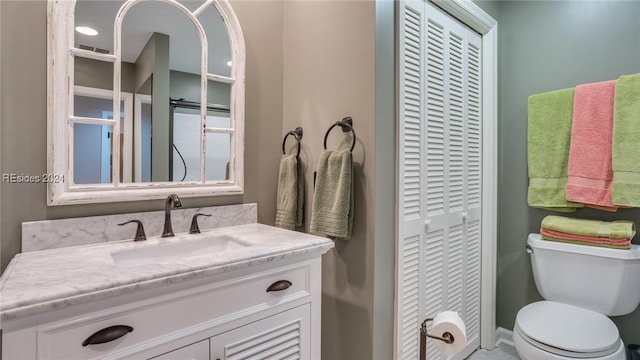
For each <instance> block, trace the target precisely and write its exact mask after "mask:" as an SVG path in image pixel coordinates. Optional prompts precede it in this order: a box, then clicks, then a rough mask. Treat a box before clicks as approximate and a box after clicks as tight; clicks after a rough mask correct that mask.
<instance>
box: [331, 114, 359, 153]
mask: <svg viewBox="0 0 640 360" xmlns="http://www.w3.org/2000/svg"><path fill="white" fill-rule="evenodd" d="M336 126H340V127H341V128H342V132H349V131H351V132H352V133H353V143H352V144H351V149H350V150H349V151H353V149H354V148H355V147H356V131H355V129H354V128H353V119H352V118H351V117H346V118H344V119H342V120H340V121H336V123H335V124H333V125H331V127H330V128H329V130H327V132H326V134H324V149H325V150H327V138H328V137H329V133H330V132H331V130H333V128H334V127H336Z"/></svg>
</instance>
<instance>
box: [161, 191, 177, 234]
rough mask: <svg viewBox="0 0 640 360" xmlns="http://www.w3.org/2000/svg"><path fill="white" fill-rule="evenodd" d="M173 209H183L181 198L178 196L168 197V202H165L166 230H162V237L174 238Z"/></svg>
mask: <svg viewBox="0 0 640 360" xmlns="http://www.w3.org/2000/svg"><path fill="white" fill-rule="evenodd" d="M172 207H182V203H181V202H180V198H179V197H178V195H176V194H171V195H169V196H167V200H166V201H165V202H164V230H162V237H170V236H174V233H173V228H172V227H171V208H172Z"/></svg>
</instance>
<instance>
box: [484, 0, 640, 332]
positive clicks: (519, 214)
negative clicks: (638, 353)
mask: <svg viewBox="0 0 640 360" xmlns="http://www.w3.org/2000/svg"><path fill="white" fill-rule="evenodd" d="M481 6H482V4H481ZM488 11H489V10H488ZM498 16H499V18H498V20H499V25H498V28H499V37H500V39H499V46H500V49H501V50H500V53H501V54H500V63H501V66H500V67H499V69H500V70H499V81H500V98H499V107H500V118H499V179H498V181H499V184H498V185H499V189H500V191H499V211H498V221H499V223H498V236H499V238H498V257H499V258H498V294H497V301H498V303H497V311H498V312H497V314H498V318H497V323H498V326H502V327H504V328H508V329H513V324H514V321H515V315H516V313H517V311H518V310H519V309H520V308H521V307H523V306H524V305H526V304H528V303H531V302H534V301H537V300H539V299H540V295H539V294H538V292H537V290H536V287H535V284H534V282H533V277H532V273H531V264H530V262H529V257H528V256H527V254H526V252H525V251H524V250H525V249H524V246H525V242H526V238H527V234H528V233H530V232H539V228H540V222H541V221H542V218H543V217H544V216H546V215H549V214H552V212H549V211H545V210H540V209H534V208H530V207H528V206H527V183H528V179H527V161H526V160H527V156H526V146H527V129H526V121H527V97H528V96H529V95H531V94H536V93H541V92H545V91H550V90H556V89H562V88H566V87H573V86H575V85H578V84H582V83H589V82H595V81H603V80H609V79H617V78H618V77H619V76H620V75H623V74H633V73H637V72H640V20H639V19H640V2H637V1H503V2H500V9H499V15H498ZM571 216H576V217H581V218H593V219H603V220H614V219H628V220H634V221H636V222H640V210H638V209H622V210H619V211H618V212H617V213H608V212H604V211H597V210H590V209H582V210H578V212H576V213H575V214H572V215H571ZM634 242H635V243H640V241H638V239H636V240H635V241H634ZM614 321H615V322H616V324H617V325H618V328H619V329H620V332H621V335H622V337H623V340H624V341H625V343H640V310H636V311H635V312H634V313H632V314H630V315H627V316H622V317H617V318H614Z"/></svg>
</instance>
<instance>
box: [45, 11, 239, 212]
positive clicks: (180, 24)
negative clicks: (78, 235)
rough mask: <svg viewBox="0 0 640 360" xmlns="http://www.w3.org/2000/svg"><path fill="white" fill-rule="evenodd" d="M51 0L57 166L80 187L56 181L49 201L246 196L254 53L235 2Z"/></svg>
mask: <svg viewBox="0 0 640 360" xmlns="http://www.w3.org/2000/svg"><path fill="white" fill-rule="evenodd" d="M49 2H50V5H51V6H49V7H48V11H49V12H48V16H49V17H48V20H49V25H50V27H49V30H50V34H51V36H49V37H48V45H49V53H48V55H49V59H50V61H48V64H49V68H48V70H49V71H48V74H49V78H50V80H51V82H50V84H51V85H52V86H51V88H50V90H51V93H50V95H51V96H49V97H48V98H49V99H50V100H51V101H50V102H49V103H48V106H49V114H50V117H49V119H50V125H51V126H50V127H49V128H50V129H51V130H50V135H51V136H50V137H49V140H50V142H49V144H50V146H49V149H51V153H50V154H49V155H50V156H49V163H48V164H49V168H48V170H49V171H50V172H52V173H64V174H69V177H68V178H69V179H70V180H72V181H69V182H68V183H63V184H49V186H48V192H47V196H48V200H49V204H50V205H63V204H78V203H90V202H108V201H123V200H139V199H149V198H162V197H165V196H166V192H167V191H169V190H173V191H177V190H180V193H181V196H183V194H184V196H210V195H230V194H240V193H242V191H243V183H244V177H243V171H242V170H243V144H244V64H245V50H244V40H243V38H242V31H241V29H240V26H239V23H238V20H237V18H236V16H235V14H234V12H233V9H232V8H231V6H230V4H229V2H228V1H227V0H216V1H211V0H156V1H147V0H126V1H125V0H76V1H60V0H49ZM70 15H72V16H70ZM69 19H73V21H74V23H73V24H69V23H68V21H69ZM79 26H87V27H91V28H93V29H95V30H94V31H93V33H92V34H91V33H82V32H80V30H77V29H76V30H77V31H74V30H73V29H74V28H75V27H79ZM69 61H71V62H72V63H71V64H70V63H69ZM70 71H71V72H70ZM68 79H72V80H73V82H72V84H73V86H72V87H69V86H68V84H67V80H68ZM78 89H92V90H91V91H89V93H88V94H85V93H81V90H78ZM64 99H69V100H70V101H64ZM97 99H102V100H103V101H93V100H97ZM114 99H120V100H121V104H120V105H119V107H120V108H121V109H120V111H114V107H115V108H117V107H118V105H117V104H114ZM171 99H174V100H181V101H182V104H183V105H184V104H188V106H182V105H180V106H174V105H171ZM116 102H117V101H116ZM109 103H111V105H109ZM90 104H92V105H91V106H93V108H91V109H85V110H82V111H81V110H80V107H83V108H85V107H89V106H90ZM76 105H77V106H76ZM114 105H115V106H114ZM69 106H72V107H74V108H77V109H78V110H77V111H76V109H70V108H69ZM109 107H110V108H111V109H112V114H111V116H112V117H111V118H110V117H109V114H108V113H107V111H108V110H106V109H108V108H109ZM207 109H209V110H207ZM118 119H119V120H118ZM98 133H99V134H98ZM103 133H104V134H103ZM114 133H115V134H116V135H115V136H114ZM103 137H106V139H107V140H104V139H103ZM178 143H180V145H178ZM88 144H93V145H94V148H95V149H97V148H98V147H97V145H96V144H100V151H97V150H95V149H92V150H89V148H88V146H89V145H88ZM182 148H186V149H185V150H184V151H183V150H182ZM67 149H68V150H70V151H67ZM180 153H185V154H184V155H186V156H184V159H190V160H185V161H183V157H181V155H180ZM89 155H91V156H89ZM89 159H93V160H89ZM107 159H108V160H107ZM214 159H216V160H214ZM89 163H90V165H89ZM191 163H193V165H191ZM209 167H211V169H209ZM227 168H228V170H227ZM185 170H186V171H185ZM74 173H75V174H76V176H72V175H73V174H74Z"/></svg>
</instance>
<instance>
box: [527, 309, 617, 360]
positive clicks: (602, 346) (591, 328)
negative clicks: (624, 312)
mask: <svg viewBox="0 0 640 360" xmlns="http://www.w3.org/2000/svg"><path fill="white" fill-rule="evenodd" d="M516 325H517V326H518V329H519V330H520V332H521V333H522V334H523V335H525V336H526V337H528V338H530V339H532V340H535V341H537V342H540V343H542V344H545V345H548V346H549V347H551V348H555V349H559V350H564V351H563V352H572V353H612V352H614V351H615V350H616V349H617V348H618V347H619V341H620V334H619V333H618V328H617V327H616V326H615V324H614V323H613V321H611V319H609V318H608V317H606V316H605V315H603V314H600V313H597V312H595V311H591V310H587V309H583V308H580V307H577V306H573V305H567V304H562V303H557V302H553V301H539V302H536V303H533V304H529V305H527V306H525V307H523V308H522V309H520V311H519V312H518V315H517V317H516Z"/></svg>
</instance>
